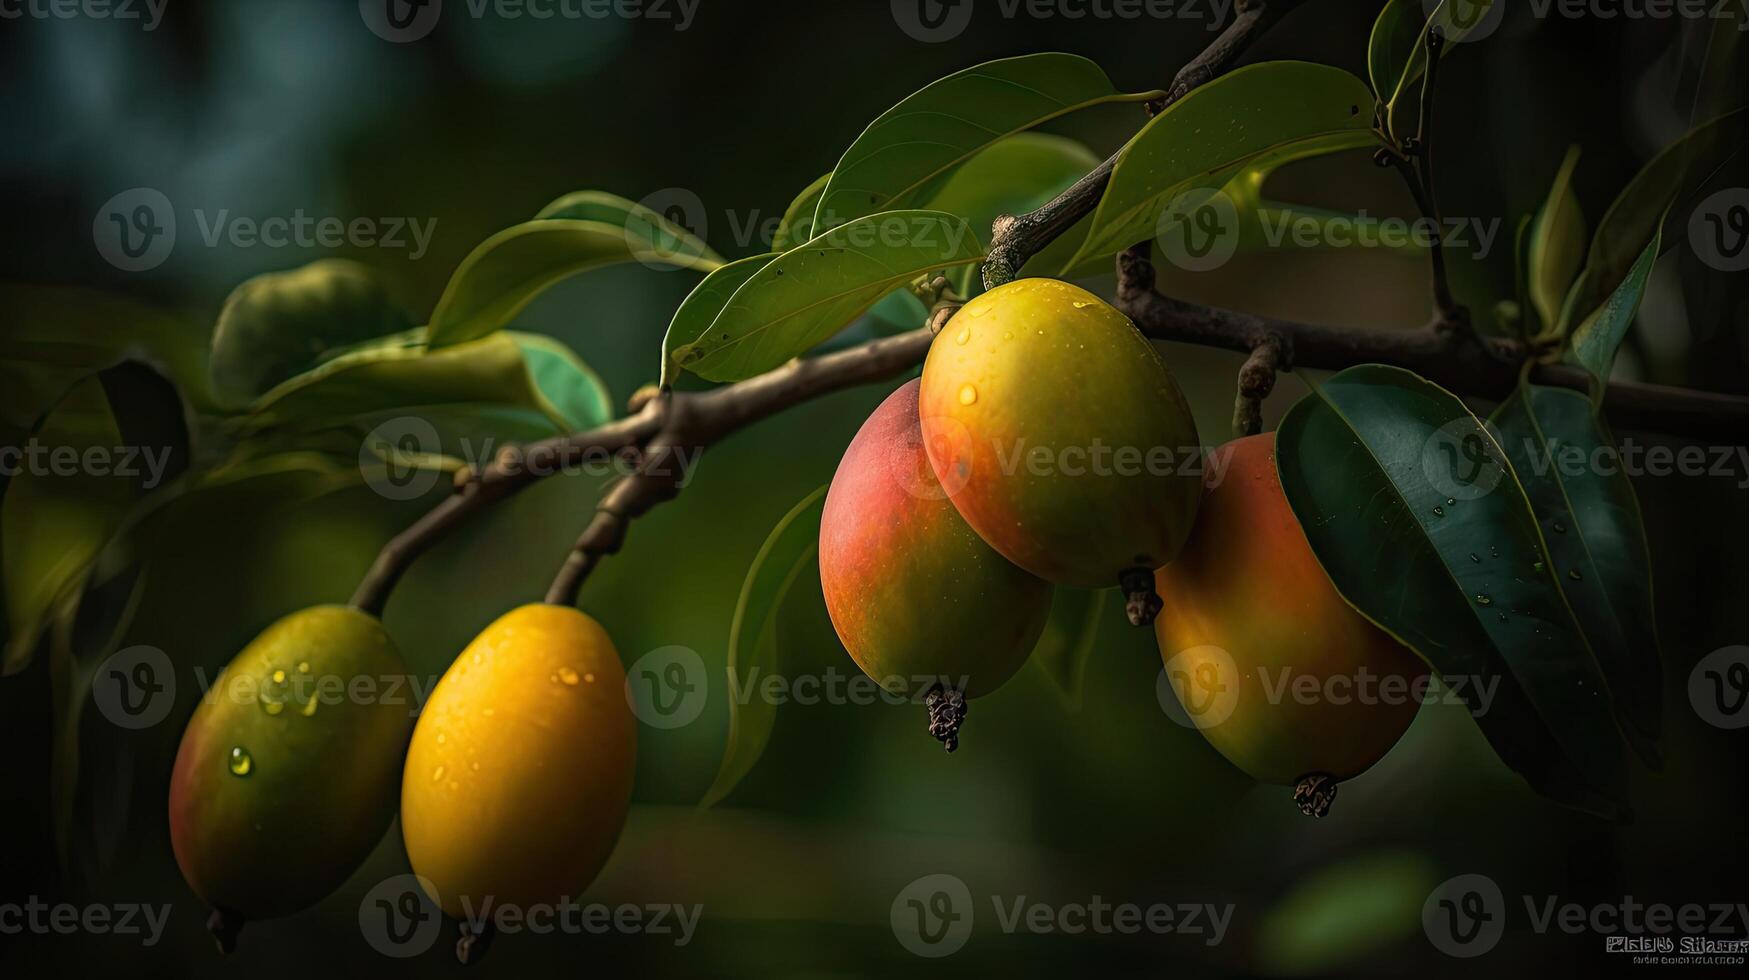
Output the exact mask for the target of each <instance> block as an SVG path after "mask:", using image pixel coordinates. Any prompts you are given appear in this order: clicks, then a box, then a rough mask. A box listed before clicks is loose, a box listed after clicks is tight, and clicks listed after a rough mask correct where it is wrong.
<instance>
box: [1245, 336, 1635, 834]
mask: <svg viewBox="0 0 1749 980" xmlns="http://www.w3.org/2000/svg"><path fill="white" fill-rule="evenodd" d="M1466 445H1468V446H1470V447H1472V448H1473V449H1474V450H1475V451H1474V452H1470V453H1466V452H1465V451H1464V450H1463V449H1462V448H1460V447H1463V446H1466ZM1502 458H1503V457H1502V453H1501V450H1500V447H1499V446H1498V445H1496V443H1495V442H1494V439H1493V438H1492V436H1491V435H1490V434H1489V433H1488V431H1487V430H1486V429H1485V428H1484V427H1483V426H1482V423H1481V422H1480V421H1478V420H1477V419H1476V418H1475V416H1473V415H1471V414H1470V412H1469V410H1468V409H1466V408H1465V407H1464V405H1463V402H1462V401H1460V400H1459V399H1458V398H1457V397H1456V396H1454V395H1452V394H1451V393H1450V392H1447V391H1445V390H1444V389H1442V388H1440V387H1438V386H1437V385H1434V384H1433V383H1431V382H1429V381H1427V380H1425V379H1423V378H1420V377H1418V376H1416V375H1414V374H1412V373H1410V372H1408V371H1403V370H1400V369H1397V368H1390V367H1384V366H1381V365H1363V366H1361V367H1355V368H1350V369H1348V370H1346V371H1343V372H1342V373H1340V374H1338V375H1336V376H1335V377H1333V378H1331V379H1330V380H1329V381H1327V382H1325V383H1324V384H1322V385H1320V386H1318V387H1317V388H1315V389H1314V393H1313V394H1312V395H1309V396H1307V397H1306V398H1304V399H1302V400H1301V401H1300V402H1299V403H1298V404H1296V405H1295V406H1294V407H1293V408H1292V409H1290V410H1289V411H1288V413H1287V416H1286V417H1285V418H1284V419H1283V420H1282V423H1281V428H1280V430H1279V431H1278V433H1277V443H1276V466H1277V470H1278V472H1279V474H1280V476H1281V483H1282V489H1283V491H1284V492H1285V493H1286V495H1287V498H1288V502H1289V503H1290V504H1291V505H1292V507H1293V510H1294V513H1295V515H1296V516H1297V517H1298V518H1299V521H1300V525H1301V527H1302V529H1303V530H1304V531H1305V532H1306V538H1307V540H1308V541H1310V542H1311V545H1312V550H1313V552H1314V553H1315V554H1316V555H1317V556H1318V560H1319V561H1320V562H1321V563H1322V564H1323V566H1324V569H1325V571H1326V572H1328V573H1329V574H1330V578H1331V580H1332V581H1333V582H1334V583H1335V585H1336V588H1337V590H1338V591H1339V592H1341V594H1342V595H1343V597H1344V598H1346V599H1347V600H1348V601H1349V602H1350V603H1351V604H1353V605H1354V607H1355V608H1356V609H1358V610H1360V612H1361V613H1363V614H1364V615H1366V616H1367V618H1369V619H1371V620H1372V621H1373V622H1375V623H1378V624H1379V625H1380V626H1381V627H1383V628H1384V629H1385V630H1387V631H1388V632H1390V633H1391V634H1392V635H1394V636H1396V637H1397V638H1398V639H1400V640H1402V641H1403V642H1404V643H1405V644H1407V645H1408V646H1410V647H1411V648H1413V649H1414V650H1415V651H1416V652H1417V653H1419V654H1420V655H1421V657H1422V658H1423V659H1424V660H1426V661H1427V662H1428V663H1429V664H1430V665H1432V666H1433V668H1434V669H1435V670H1437V671H1439V672H1440V674H1441V675H1443V676H1447V677H1465V678H1471V679H1475V680H1480V681H1484V682H1490V683H1491V682H1496V681H1497V682H1498V687H1497V688H1496V689H1495V693H1494V696H1493V699H1492V701H1491V702H1490V703H1487V704H1486V705H1485V706H1484V705H1482V704H1473V705H1472V707H1473V708H1475V709H1477V710H1476V712H1475V714H1476V720H1477V723H1478V724H1479V725H1480V726H1481V728H1482V731H1483V734H1485V735H1486V736H1487V737H1488V740H1489V742H1490V743H1491V744H1492V745H1493V746H1494V750H1495V751H1496V752H1497V753H1498V754H1499V755H1500V758H1501V759H1502V760H1503V761H1504V762H1506V763H1507V764H1508V765H1509V766H1511V767H1512V768H1514V769H1516V770H1518V771H1519V772H1520V773H1521V774H1523V775H1524V777H1525V778H1526V779H1527V780H1529V781H1530V783H1531V785H1532V786H1534V787H1535V788H1536V789H1537V790H1538V791H1539V792H1542V793H1544V794H1545V795H1548V796H1550V797H1551V798H1553V799H1556V800H1559V801H1561V802H1563V803H1566V804H1568V805H1572V806H1577V807H1580V808H1583V809H1586V810H1590V811H1592V812H1597V813H1604V814H1610V815H1617V814H1619V813H1621V812H1622V811H1623V810H1624V808H1625V793H1626V786H1625V779H1626V774H1625V767H1624V765H1623V761H1622V760H1623V753H1622V750H1621V740H1620V738H1619V736H1618V735H1617V732H1616V725H1615V722H1614V718H1613V717H1612V714H1611V710H1610V706H1609V703H1608V698H1607V696H1606V692H1605V688H1604V684H1603V682H1602V675H1601V673H1600V672H1599V670H1598V665H1597V662H1596V660H1595V659H1594V658H1593V655H1592V653H1591V650H1590V649H1589V648H1588V647H1587V645H1586V642H1585V638H1584V636H1583V635H1582V634H1581V633H1580V630H1579V627H1578V625H1577V624H1576V623H1575V621H1574V619H1573V613H1572V611H1571V610H1570V609H1569V608H1568V605H1567V602H1566V600H1565V598H1564V597H1563V595H1562V593H1561V589H1560V585H1559V583H1558V582H1557V581H1556V580H1555V578H1554V576H1553V575H1552V574H1551V573H1549V572H1547V571H1544V572H1541V573H1532V572H1530V569H1531V567H1532V565H1533V564H1534V563H1535V562H1536V561H1538V560H1539V559H1540V558H1541V556H1542V555H1543V552H1544V547H1545V545H1544V543H1543V538H1542V534H1541V533H1540V532H1539V530H1538V527H1537V521H1536V517H1535V515H1534V514H1533V513H1532V511H1531V507H1530V502H1529V500H1528V499H1526V497H1525V494H1524V490H1523V488H1522V487H1521V486H1520V485H1519V483H1518V480H1517V478H1516V476H1515V475H1514V474H1513V472H1512V470H1511V469H1510V468H1508V467H1506V466H1504V465H1502V464H1501V462H1500V460H1501V459H1502ZM1448 498H1449V499H1454V500H1457V501H1458V503H1457V505H1456V506H1455V507H1452V508H1450V509H1449V510H1448V512H1447V514H1446V516H1445V517H1443V518H1437V517H1434V516H1433V511H1434V508H1435V506H1440V504H1438V502H1440V501H1444V500H1446V499H1448ZM1381 514H1382V515H1383V516H1384V518H1385V521H1384V524H1383V526H1381V525H1380V522H1379V521H1378V519H1377V518H1378V516H1379V515H1381ZM1484 546H1485V547H1487V548H1488V550H1489V554H1490V555H1494V556H1496V557H1497V558H1498V560H1491V561H1488V562H1471V561H1469V559H1468V556H1469V555H1470V553H1472V552H1476V553H1478V554H1479V553H1480V551H1481V549H1482V547H1484ZM1514 569H1518V570H1521V571H1517V572H1514V571H1513V570H1514ZM1501 607H1505V608H1507V609H1511V610H1512V611H1513V615H1512V616H1510V617H1508V618H1507V619H1506V620H1501V619H1500V618H1499V617H1498V616H1497V615H1496V614H1495V610H1497V609H1500V608H1501ZM1471 687H1472V690H1471V691H1470V692H1469V696H1471V697H1476V696H1478V693H1479V692H1478V691H1476V690H1474V689H1473V688H1474V685H1471ZM1484 707H1485V709H1486V710H1481V709H1483V708H1484Z"/></svg>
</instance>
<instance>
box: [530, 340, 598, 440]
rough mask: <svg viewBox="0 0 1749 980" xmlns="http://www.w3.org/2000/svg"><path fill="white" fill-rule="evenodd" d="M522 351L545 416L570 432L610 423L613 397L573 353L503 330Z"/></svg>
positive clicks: (553, 342) (556, 344)
mask: <svg viewBox="0 0 1749 980" xmlns="http://www.w3.org/2000/svg"><path fill="white" fill-rule="evenodd" d="M506 335H507V336H509V337H510V339H512V340H514V341H516V346H518V347H520V348H522V360H523V364H524V365H525V366H526V368H527V371H528V379H529V381H530V383H531V384H532V386H533V391H534V393H535V394H536V395H538V396H539V398H540V408H541V412H542V414H544V415H548V416H551V417H554V418H557V419H559V420H560V421H561V424H562V426H563V428H565V429H566V430H567V431H570V432H577V431H580V430H582V429H593V428H594V427H596V426H598V425H601V424H602V423H604V422H609V421H612V420H613V416H614V404H613V396H612V395H611V394H609V393H608V390H607V382H605V381H603V380H601V375H599V374H596V373H595V371H594V370H592V369H591V368H590V367H589V365H587V364H584V363H583V361H582V359H581V358H579V357H578V356H577V354H576V352H575V351H573V350H571V348H569V347H567V346H565V345H564V344H562V343H560V342H559V341H557V340H554V339H553V338H551V337H548V336H546V335H544V334H538V333H523V332H522V331H520V330H510V331H506Z"/></svg>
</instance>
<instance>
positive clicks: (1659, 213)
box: [1561, 109, 1749, 327]
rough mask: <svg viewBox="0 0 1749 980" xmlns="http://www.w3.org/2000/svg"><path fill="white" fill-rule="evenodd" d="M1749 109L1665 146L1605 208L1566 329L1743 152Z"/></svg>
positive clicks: (1603, 297) (1571, 299)
mask: <svg viewBox="0 0 1749 980" xmlns="http://www.w3.org/2000/svg"><path fill="white" fill-rule="evenodd" d="M1745 121H1749V110H1742V109H1739V110H1737V111H1735V112H1731V113H1727V114H1725V115H1723V116H1720V117H1719V118H1717V119H1714V120H1713V121H1711V122H1709V123H1706V124H1704V125H1702V126H1699V127H1696V128H1695V129H1694V130H1693V131H1691V132H1689V133H1688V134H1687V135H1686V136H1684V137H1682V138H1681V139H1679V140H1677V141H1676V142H1675V143H1672V144H1671V145H1670V146H1668V147H1666V148H1665V149H1664V151H1663V152H1662V153H1660V154H1658V155H1657V156H1656V157H1654V158H1653V159H1652V161H1651V162H1650V163H1648V164H1646V165H1645V167H1643V168H1642V169H1641V170H1640V172H1639V174H1637V175H1636V176H1635V177H1634V179H1633V181H1632V182H1630V183H1629V184H1628V186H1627V189H1625V190H1623V191H1622V192H1621V194H1620V195H1619V196H1617V197H1616V199H1615V203H1614V204H1611V205H1610V208H1609V210H1608V211H1606V212H1604V215H1603V220H1601V221H1599V222H1598V223H1597V231H1596V233H1594V234H1593V235H1592V237H1591V250H1590V252H1589V253H1587V255H1586V257H1585V271H1584V272H1582V273H1580V274H1579V281H1578V282H1576V283H1575V284H1574V285H1573V290H1572V292H1571V293H1570V294H1569V295H1568V297H1567V304H1566V307H1565V308H1564V309H1563V310H1562V314H1561V322H1562V323H1563V325H1565V326H1567V327H1571V326H1572V325H1573V324H1575V323H1580V322H1582V321H1584V320H1585V319H1587V318H1589V317H1590V316H1591V314H1592V312H1593V311H1594V310H1596V309H1597V308H1598V307H1599V306H1601V305H1602V304H1603V303H1604V302H1605V301H1607V300H1608V299H1609V297H1610V295H1611V293H1613V292H1614V291H1615V290H1616V289H1617V287H1618V286H1619V285H1620V284H1621V282H1622V280H1624V279H1626V278H1628V276H1629V271H1630V270H1631V269H1632V268H1633V267H1634V266H1635V265H1636V264H1637V263H1638V262H1639V260H1640V258H1641V255H1642V254H1643V253H1644V252H1645V250H1646V243H1648V242H1651V241H1653V240H1654V239H1656V238H1658V236H1659V234H1660V233H1661V231H1662V229H1663V227H1664V217H1665V215H1666V214H1667V213H1668V212H1669V211H1670V209H1671V208H1672V207H1673V206H1675V205H1677V204H1678V203H1679V202H1682V201H1684V200H1686V199H1687V198H1688V197H1690V196H1691V195H1693V194H1694V193H1695V192H1696V191H1697V190H1699V189H1700V188H1701V186H1702V185H1704V184H1705V183H1706V182H1707V180H1708V179H1709V178H1710V177H1712V175H1713V174H1714V173H1716V172H1717V171H1718V169H1719V168H1720V167H1721V166H1723V165H1724V163H1725V161H1727V160H1729V159H1730V158H1731V157H1732V156H1734V155H1735V154H1736V153H1738V152H1739V151H1741V149H1742V147H1743V140H1744V124H1745Z"/></svg>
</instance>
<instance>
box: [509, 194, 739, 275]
mask: <svg viewBox="0 0 1749 980" xmlns="http://www.w3.org/2000/svg"><path fill="white" fill-rule="evenodd" d="M534 217H535V220H536V221H548V220H552V221H593V222H596V223H598V224H604V225H611V226H614V227H618V228H623V229H625V234H626V240H627V242H628V243H629V244H632V245H633V246H634V247H638V248H642V249H644V250H646V251H650V252H654V253H656V254H657V255H658V256H661V257H662V258H663V259H667V260H671V261H669V264H670V265H687V264H688V263H691V262H696V261H698V260H700V259H711V260H715V261H719V262H720V261H721V260H722V259H721V257H720V256H718V255H717V253H715V252H713V251H711V247H710V246H709V245H706V244H705V243H704V242H703V240H701V239H700V238H699V237H698V236H697V235H694V234H693V233H692V232H690V231H688V230H686V228H685V227H684V226H683V225H681V224H680V223H679V222H676V221H674V220H672V219H671V218H669V217H668V216H667V215H663V214H657V213H656V212H655V211H654V210H652V209H651V208H649V207H647V206H645V205H643V204H639V203H638V202H636V201H628V200H626V199H625V198H623V197H620V196H618V195H616V194H609V193H607V192H606V191H577V192H576V193H573V194H566V195H565V196H564V197H561V198H559V199H558V200H556V201H554V202H553V203H551V204H549V205H547V206H546V207H544V208H541V209H540V213H538V214H536V215H535V216H534ZM688 267H690V266H688Z"/></svg>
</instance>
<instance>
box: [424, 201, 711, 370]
mask: <svg viewBox="0 0 1749 980" xmlns="http://www.w3.org/2000/svg"><path fill="white" fill-rule="evenodd" d="M646 210H647V209H646ZM632 227H634V228H635V227H647V226H645V225H640V224H638V223H636V222H633V223H632ZM631 261H639V262H645V263H648V264H650V265H653V266H672V267H676V268H684V269H695V270H698V271H700V272H709V271H710V270H712V269H715V268H716V267H717V266H719V265H721V264H722V260H721V259H720V258H718V257H717V256H716V254H715V253H712V252H710V251H709V250H708V249H707V250H706V251H705V252H704V253H703V254H689V253H687V252H686V251H678V252H676V251H666V250H664V249H663V248H661V247H659V246H658V245H656V244H652V243H651V242H649V241H648V240H647V239H645V238H643V237H641V236H640V235H637V234H634V233H633V231H632V229H631V228H628V226H627V224H623V223H622V224H607V223H604V222H601V221H578V220H575V219H570V218H539V219H536V220H534V221H529V222H526V223H524V224H520V225H517V226H515V227H513V228H507V229H505V230H503V231H501V232H499V233H498V234H496V235H493V236H492V237H491V238H488V239H486V240H485V241H484V242H481V243H480V245H479V246H478V247H476V248H475V249H474V250H473V252H472V253H470V254H469V255H468V257H467V258H465V259H463V260H462V264H461V266H460V267H459V268H457V269H456V271H455V275H453V276H451V277H450V280H449V285H448V286H446V287H444V290H443V297H442V298H441V299H439V300H438V301H437V310H436V311H435V312H433V313H432V314H431V328H430V334H429V336H430V340H431V346H432V347H433V348H437V347H450V346H453V345H455V344H461V343H466V342H467V341H470V340H477V339H479V338H481V337H484V336H486V335H487V334H490V333H492V332H493V331H494V330H498V329H500V328H502V327H504V326H506V325H507V324H509V323H510V321H511V319H512V318H514V317H515V316H516V314H517V313H519V312H521V310H522V308H523V307H525V306H527V305H528V304H529V303H530V302H532V301H533V300H534V298H535V297H536V296H539V295H540V294H541V293H542V292H544V291H546V290H547V289H548V288H549V287H551V286H553V285H555V284H557V283H559V282H561V281H563V280H565V279H568V278H570V277H571V276H574V275H576V274H577V273H580V272H585V271H587V270H589V269H595V268H600V267H601V266H606V265H613V264H615V263H619V262H631Z"/></svg>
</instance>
